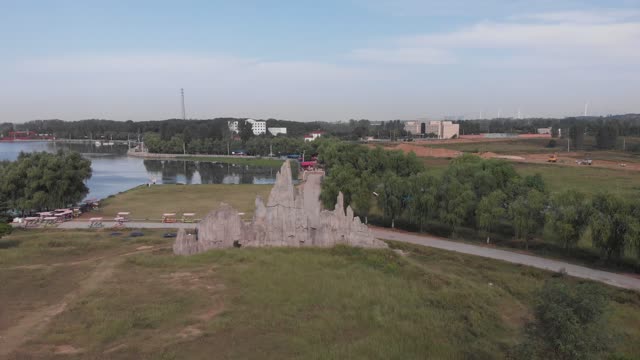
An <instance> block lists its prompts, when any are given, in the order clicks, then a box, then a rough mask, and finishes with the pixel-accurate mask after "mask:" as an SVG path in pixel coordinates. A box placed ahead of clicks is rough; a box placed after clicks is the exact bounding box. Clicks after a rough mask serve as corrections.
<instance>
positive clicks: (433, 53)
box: [350, 47, 457, 65]
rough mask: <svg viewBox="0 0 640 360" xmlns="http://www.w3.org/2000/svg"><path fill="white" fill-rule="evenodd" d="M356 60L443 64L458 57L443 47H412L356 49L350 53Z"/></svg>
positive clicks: (454, 60) (408, 63)
mask: <svg viewBox="0 0 640 360" xmlns="http://www.w3.org/2000/svg"><path fill="white" fill-rule="evenodd" d="M350 58H352V59H354V60H361V61H370V62H377V63H383V64H405V65H411V64H419V65H442V64H453V63H456V62H457V59H456V58H455V56H454V55H453V54H451V53H450V52H448V51H445V50H442V49H435V48H428V47H411V48H396V49H356V50H354V51H353V52H352V53H351V54H350Z"/></svg>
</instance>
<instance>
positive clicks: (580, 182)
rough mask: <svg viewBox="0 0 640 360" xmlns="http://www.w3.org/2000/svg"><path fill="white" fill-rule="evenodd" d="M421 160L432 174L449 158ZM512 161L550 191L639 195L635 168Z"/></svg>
mask: <svg viewBox="0 0 640 360" xmlns="http://www.w3.org/2000/svg"><path fill="white" fill-rule="evenodd" d="M422 160H423V163H424V165H425V167H426V168H427V170H428V171H429V172H431V173H432V174H434V175H438V174H441V173H443V172H444V171H445V169H446V167H447V166H448V164H449V162H450V161H451V160H449V159H443V158H422ZM512 164H513V166H514V167H515V169H516V171H517V172H518V173H519V174H520V175H522V176H526V175H535V174H540V175H542V178H543V179H544V181H545V183H546V184H547V187H548V189H549V191H551V192H560V191H563V190H568V189H574V190H578V191H582V192H584V193H586V194H596V193H598V192H603V191H606V192H610V193H613V194H618V195H621V196H638V195H640V172H639V171H634V170H625V169H623V168H620V169H615V170H614V169H607V168H598V167H588V166H583V167H575V166H561V165H557V164H534V163H519V162H512Z"/></svg>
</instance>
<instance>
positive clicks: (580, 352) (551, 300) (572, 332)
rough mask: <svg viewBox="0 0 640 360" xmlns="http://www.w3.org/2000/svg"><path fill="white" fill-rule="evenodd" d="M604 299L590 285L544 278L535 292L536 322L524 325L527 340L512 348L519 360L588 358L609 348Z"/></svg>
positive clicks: (602, 293) (599, 292)
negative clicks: (538, 289)
mask: <svg viewBox="0 0 640 360" xmlns="http://www.w3.org/2000/svg"><path fill="white" fill-rule="evenodd" d="M606 307H607V299H606V296H605V294H604V292H603V291H602V288H600V287H597V286H595V285H592V284H579V285H576V286H569V285H568V284H567V283H566V282H565V281H563V280H562V279H552V280H549V281H547V283H546V284H545V285H544V287H543V289H542V290H541V291H540V293H539V294H538V300H537V303H536V305H535V308H534V316H535V321H534V322H532V323H530V324H528V325H527V327H526V340H525V341H524V343H523V344H521V345H519V347H518V348H517V349H516V351H515V353H514V354H515V358H521V359H525V358H526V359H558V360H564V359H590V358H594V357H597V356H598V355H600V354H602V353H603V352H604V351H606V350H607V348H608V342H609V338H608V336H607V328H606V317H605V314H606Z"/></svg>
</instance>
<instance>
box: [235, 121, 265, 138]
mask: <svg viewBox="0 0 640 360" xmlns="http://www.w3.org/2000/svg"><path fill="white" fill-rule="evenodd" d="M245 121H246V122H248V123H249V124H251V129H252V130H253V135H262V134H266V133H267V122H266V121H261V120H253V119H247V120H245ZM227 125H228V126H229V131H232V132H234V133H236V134H237V133H238V132H239V131H240V129H238V120H232V121H229V122H227Z"/></svg>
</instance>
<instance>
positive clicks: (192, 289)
mask: <svg viewBox="0 0 640 360" xmlns="http://www.w3.org/2000/svg"><path fill="white" fill-rule="evenodd" d="M142 232H143V233H144V236H142V237H130V236H129V231H120V232H119V233H117V234H111V232H110V231H92V232H89V231H62V230H53V231H46V232H45V231H42V230H29V231H23V230H18V231H17V232H16V233H14V234H12V235H10V236H9V237H7V238H6V239H2V240H0V243H3V244H4V243H7V242H12V243H13V245H12V246H4V247H3V246H0V280H1V281H2V283H3V284H4V286H3V287H1V288H0V300H1V301H2V303H3V308H2V309H1V310H0V311H2V314H7V315H9V316H0V334H7V333H9V331H10V330H11V329H15V328H16V327H18V326H20V324H21V321H23V319H24V318H25V317H26V316H27V315H29V317H32V316H33V314H34V313H35V314H38V313H40V312H41V309H42V308H45V309H48V308H51V307H55V306H56V304H60V303H62V302H66V303H67V305H66V307H65V310H64V311H63V312H61V313H60V314H58V315H57V316H54V317H50V318H48V319H44V318H43V320H42V321H41V322H40V328H39V329H37V330H33V331H30V332H27V333H26V334H25V337H24V338H21V339H20V342H21V343H20V344H19V346H17V347H16V348H15V349H14V352H13V357H15V358H29V359H58V358H61V357H62V356H63V354H64V358H66V359H86V358H101V357H107V358H109V359H134V358H135V359H143V358H148V359H210V358H211V357H212V354H215V356H214V357H220V358H226V359H247V358H260V359H283V358H305V359H344V358H350V359H371V358H385V359H388V358H402V359H424V358H440V359H447V358H475V359H505V358H509V357H513V356H514V355H517V354H521V352H520V351H523V350H522V349H523V348H524V349H525V350H527V351H530V352H529V353H528V354H531V353H533V351H537V349H546V348H545V346H546V344H551V343H553V344H556V345H554V348H553V349H577V350H579V351H580V352H579V353H578V352H576V354H579V355H581V356H580V357H579V358H588V357H589V356H591V357H596V358H615V359H633V358H635V357H637V354H639V353H640V345H639V344H640V330H639V329H640V297H639V296H638V294H637V293H635V292H632V291H626V290H620V289H615V288H611V287H607V286H603V285H600V284H592V283H590V282H587V281H580V280H576V279H573V278H568V277H564V276H560V275H559V274H554V273H549V272H546V271H542V270H537V269H533V268H528V267H524V266H518V265H513V264H508V263H504V262H500V261H494V260H490V259H483V258H479V257H475V256H470V255H463V254H458V253H454V252H447V251H441V250H436V249H430V248H425V247H421V246H417V245H410V244H403V243H396V242H390V245H391V247H392V249H388V250H366V249H358V248H350V247H344V246H338V247H335V248H331V249H313V248H302V249H293V248H268V249H251V248H246V249H244V248H243V249H226V250H215V251H210V252H207V253H203V254H198V255H195V256H191V257H179V256H174V255H173V254H172V253H171V250H170V249H169V248H168V247H170V245H171V242H172V241H173V240H172V239H165V238H163V237H162V235H163V232H162V231H159V230H147V229H145V230H142ZM45 233H46V236H43V235H45ZM136 251H138V252H139V253H136ZM124 254H129V255H124ZM79 260H81V261H80V262H79ZM43 263H45V264H49V266H40V264H43ZM25 265H26V266H25ZM16 266H21V267H20V268H15V267H16ZM98 274H103V275H102V276H98ZM587 287H588V288H589V289H593V291H591V290H589V291H587V290H586V289H587ZM548 288H550V290H547V289H548ZM591 293H594V294H601V295H602V297H598V298H596V299H600V300H598V301H591V299H594V298H593V297H591V296H590V295H589V294H591ZM69 294H71V295H69ZM598 296H599V295H598ZM556 299H566V301H562V302H561V303H558V302H557V301H556ZM602 299H604V300H602ZM575 300H579V301H578V302H576V301H575ZM556 311H560V312H561V313H562V314H566V316H564V317H562V318H558V319H554V318H555V317H551V316H548V315H551V314H554V313H555V312H556ZM43 314H45V315H46V314H47V313H46V312H43ZM591 314H592V315H591ZM564 319H566V320H567V322H564ZM575 319H579V321H578V322H577V323H574V320H575ZM549 321H552V323H550V322H549ZM554 324H557V325H562V326H564V327H562V328H558V329H572V330H573V329H575V328H574V327H571V328H569V327H566V326H570V325H571V326H574V325H573V324H576V325H580V326H581V327H582V328H581V329H578V330H580V331H577V332H576V334H578V335H579V338H578V337H575V338H572V337H568V336H567V334H566V333H563V332H560V333H548V334H544V333H543V332H540V331H530V330H529V329H530V328H539V329H544V328H545V327H546V326H554ZM595 324H597V326H598V330H599V332H600V334H602V335H604V338H603V339H601V340H599V342H598V343H596V344H594V345H597V346H588V347H586V348H585V347H584V346H580V344H578V345H576V341H577V340H580V339H583V340H592V339H593V338H591V337H586V334H587V333H591V330H592V329H594V326H595ZM583 335H585V337H583ZM0 341H2V340H0ZM22 341H24V342H22ZM530 344H533V345H535V347H533V346H531V345H530ZM552 355H554V354H552V353H549V357H547V358H550V359H560V358H563V357H559V356H552ZM582 355H585V356H584V357H583V356H582ZM516 358H517V357H516ZM520 358H522V357H520ZM527 358H532V357H527ZM564 358H567V357H564ZM574 358H575V357H574Z"/></svg>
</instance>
